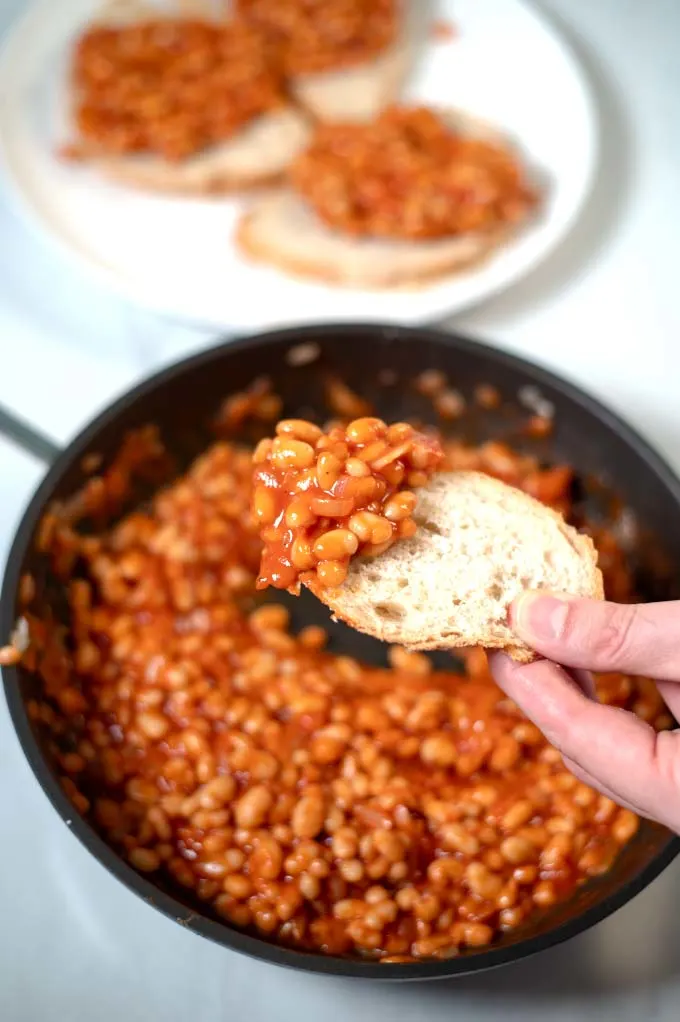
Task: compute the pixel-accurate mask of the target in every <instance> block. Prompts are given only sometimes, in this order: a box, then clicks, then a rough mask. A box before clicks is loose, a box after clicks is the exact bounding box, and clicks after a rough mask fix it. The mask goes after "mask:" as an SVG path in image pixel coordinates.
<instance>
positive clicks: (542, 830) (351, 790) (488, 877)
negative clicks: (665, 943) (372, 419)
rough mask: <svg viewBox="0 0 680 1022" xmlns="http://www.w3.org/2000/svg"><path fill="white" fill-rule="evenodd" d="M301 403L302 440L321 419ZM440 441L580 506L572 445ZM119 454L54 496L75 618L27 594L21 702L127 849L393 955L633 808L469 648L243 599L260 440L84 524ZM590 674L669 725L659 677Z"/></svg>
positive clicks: (580, 849) (181, 875)
mask: <svg viewBox="0 0 680 1022" xmlns="http://www.w3.org/2000/svg"><path fill="white" fill-rule="evenodd" d="M265 398H267V394H265V393H264V392H257V393H253V394H251V395H250V396H249V398H248V401H247V402H246V401H245V399H244V401H243V402H239V401H237V400H236V399H234V400H232V402H230V404H229V407H228V415H227V418H228V419H229V420H230V421H231V420H233V421H238V422H241V421H242V417H243V415H244V414H245V411H244V409H247V407H250V408H255V409H256V411H257V413H258V414H260V412H261V413H262V414H263V415H264V413H265V411H269V412H275V411H276V408H275V406H274V405H273V404H272V402H269V404H267V406H266V408H265V403H264V402H265ZM270 404H271V405H272V407H271V408H270V407H269V405H270ZM291 428H292V427H291ZM305 428H306V429H307V434H306V438H305V437H303V435H302V434H301V432H300V430H299V429H298V430H297V434H298V438H299V442H300V443H309V441H310V440H312V439H314V438H313V437H312V436H311V433H310V432H309V427H308V426H307V425H306V426H305ZM279 435H282V436H284V437H285V436H287V435H288V433H287V432H286V430H284V431H283V433H282V434H279ZM368 439H369V438H368V437H366V441H367V442H368ZM147 441H148V444H149V446H150V448H151V449H152V452H155V454H156V455H158V456H160V452H159V451H158V449H157V448H158V445H157V443H156V442H155V441H154V438H153V436H148V437H147ZM343 442H346V441H343ZM443 447H444V455H445V456H444V462H443V465H444V466H445V467H449V468H455V467H467V468H478V469H481V470H483V471H487V472H491V473H493V474H496V475H498V476H500V477H502V478H504V479H506V480H507V481H508V482H512V483H514V484H516V485H520V486H522V487H524V488H526V489H530V490H531V492H533V493H535V494H537V495H538V496H541V497H542V498H543V499H545V500H548V501H550V502H551V503H552V504H553V506H560V507H561V508H563V509H564V510H566V511H567V512H568V511H569V509H570V487H571V473H570V471H569V470H568V468H566V467H565V466H559V465H558V466H553V467H551V468H542V467H541V466H540V465H539V464H538V463H537V462H536V461H535V459H533V458H532V457H529V456H526V455H522V456H520V455H518V454H516V453H514V452H513V451H512V450H510V449H509V448H508V447H507V446H505V445H503V444H500V443H490V444H486V445H484V446H483V447H480V448H471V447H467V446H465V445H464V444H461V443H457V442H452V441H445V442H444V443H443ZM348 453H349V452H348ZM131 454H132V451H131V449H130V445H129V444H128V455H130V456H131ZM131 471H132V467H131V465H130V464H126V466H125V468H124V469H123V467H121V466H119V467H118V468H116V469H115V470H108V471H107V473H106V474H105V475H104V476H103V477H102V478H99V477H96V476H93V477H92V479H91V481H90V483H88V486H87V487H86V491H85V492H84V494H83V496H82V497H80V498H79V499H78V500H77V501H75V502H72V503H71V504H69V505H67V507H66V508H64V507H62V508H61V509H58V513H57V512H55V513H52V514H51V515H48V516H47V517H46V519H45V521H44V523H43V526H42V528H41V530H40V534H39V543H40V546H41V548H42V549H43V550H44V551H45V552H46V553H48V554H50V555H51V557H52V561H53V564H54V567H55V570H56V571H57V572H58V573H59V574H61V575H65V576H68V575H69V574H70V573H71V571H72V568H73V566H74V565H76V564H77V565H78V566H79V575H78V577H77V578H72V579H71V581H70V582H69V583H68V600H69V606H70V615H71V624H72V627H71V640H72V641H70V642H69V644H68V645H65V644H64V643H63V641H62V640H61V635H62V633H61V630H60V628H54V627H53V626H51V625H50V623H49V621H42V620H37V619H36V617H35V616H33V615H31V613H30V610H28V611H27V616H28V620H29V624H30V632H31V648H30V649H29V652H28V654H27V655H26V658H25V663H26V664H27V666H28V667H29V668H30V667H32V668H33V669H35V670H37V671H38V672H39V674H40V676H41V685H42V691H43V699H42V700H33V701H31V702H30V703H29V711H30V713H31V716H32V717H33V719H34V720H35V722H36V725H42V726H43V727H45V728H47V729H48V732H49V734H50V743H51V744H50V749H51V753H52V755H53V756H54V760H55V762H56V764H57V768H58V771H59V774H60V776H61V782H62V785H63V788H64V790H65V791H66V793H67V794H68V796H69V798H70V799H71V801H72V803H73V805H74V807H75V809H76V810H77V811H78V812H80V813H82V814H85V815H86V816H87V817H88V818H89V819H90V820H91V821H92V822H93V824H94V825H95V826H96V827H97V828H98V829H99V830H100V832H101V833H102V834H103V836H104V837H105V839H106V840H107V841H108V842H109V843H110V844H111V845H112V846H113V847H114V848H115V849H116V850H117V851H118V852H119V853H120V854H121V855H122V856H123V857H124V858H125V859H126V860H127V861H128V862H129V863H130V864H131V865H132V866H133V867H134V868H135V869H137V870H139V871H140V872H141V873H143V874H144V875H146V876H148V877H150V878H158V880H159V881H162V882H163V883H167V882H168V881H170V882H171V883H174V884H178V885H179V886H180V887H181V888H183V889H184V890H185V891H186V897H187V898H188V899H189V900H190V901H193V902H194V903H195V904H197V905H200V904H201V903H203V904H205V905H206V906H209V907H210V909H211V910H213V911H215V912H217V913H218V914H219V915H220V916H222V917H223V918H224V919H225V921H227V922H228V923H229V924H230V925H232V926H236V927H243V928H248V929H249V930H250V931H251V932H254V933H256V934H259V935H260V936H262V937H263V938H266V939H268V940H273V941H277V942H279V943H282V944H285V945H288V946H291V947H295V948H302V949H307V950H313V951H316V952H319V953H324V954H352V955H360V956H368V957H371V958H375V959H378V960H381V961H393V960H396V961H402V960H412V959H422V958H439V957H451V956H452V955H455V954H457V953H458V952H459V950H460V949H464V948H467V947H483V946H485V945H487V944H489V943H490V942H492V941H494V940H495V939H497V938H498V937H499V936H500V935H501V934H503V933H504V932H505V931H507V930H511V929H513V928H514V927H517V926H519V925H521V924H523V923H525V922H526V921H527V920H529V919H531V917H532V916H533V915H534V914H537V913H541V912H544V911H546V910H547V909H549V908H550V907H551V906H553V905H554V904H555V903H556V902H558V901H560V900H562V899H564V898H567V897H568V896H569V895H570V894H572V893H573V891H574V890H575V889H576V888H577V887H578V886H579V885H580V884H583V883H584V882H585V881H587V880H588V878H590V877H593V876H597V875H599V874H600V873H602V872H603V871H605V870H607V869H608V868H609V866H610V864H611V863H612V861H613V860H614V858H615V857H616V855H617V853H618V851H619V849H620V847H621V846H622V845H623V844H624V843H625V842H627V841H628V840H630V838H631V837H632V836H633V835H634V834H635V832H636V830H637V827H638V820H637V817H636V816H635V815H634V814H633V813H632V812H630V811H629V810H627V809H621V808H619V807H618V806H616V804H615V803H614V802H612V801H611V800H610V799H608V798H605V797H604V796H601V795H599V794H598V793H597V792H595V791H593V790H591V789H590V788H588V787H587V786H586V785H584V784H583V783H581V782H580V781H577V780H576V778H574V777H573V776H572V775H571V774H570V773H569V771H568V770H567V768H566V767H565V765H564V763H563V761H562V759H561V756H560V754H559V753H558V752H557V751H556V750H555V749H553V748H551V747H550V746H549V744H548V743H547V742H546V740H545V739H544V737H543V736H542V734H541V733H540V732H539V731H538V730H537V728H536V727H534V725H533V724H531V723H530V722H529V721H527V720H526V719H525V718H524V717H523V716H522V714H521V713H520V711H519V710H518V708H517V707H516V706H515V705H514V704H513V703H512V702H511V701H510V700H508V699H507V698H506V697H505V696H504V695H503V694H502V693H501V692H500V691H499V689H498V688H497V687H496V686H495V684H494V683H493V681H492V679H491V678H490V676H489V673H488V670H487V665H486V658H485V656H484V654H483V653H482V652H481V651H479V650H475V651H472V652H470V653H469V654H468V655H467V657H466V669H465V673H464V675H460V674H457V673H454V671H453V670H451V671H447V672H441V671H434V670H433V669H432V664H431V662H430V660H429V659H428V658H427V657H426V656H424V655H423V654H415V653H408V652H406V651H405V650H402V649H393V650H391V651H390V653H389V662H390V666H389V667H372V666H368V665H366V664H364V663H361V662H360V661H358V660H356V659H354V658H353V657H350V656H346V655H337V654H333V653H329V652H326V651H325V649H324V645H325V642H326V635H325V632H324V630H323V629H321V628H318V627H316V626H315V627H307V628H303V630H302V631H300V632H299V634H297V635H293V634H291V631H290V629H289V622H288V614H287V611H286V610H285V608H284V607H282V606H279V605H277V604H269V603H264V604H262V605H260V606H257V605H256V604H255V603H254V601H253V596H254V594H255V585H256V580H257V577H258V569H259V561H260V554H261V548H260V542H259V539H258V535H257V530H258V523H257V522H256V521H255V520H254V518H253V517H252V516H251V514H250V511H249V508H250V501H251V479H252V453H251V452H250V451H247V450H244V449H241V448H239V447H236V446H234V445H233V444H231V443H228V442H220V443H217V444H215V445H214V446H213V447H211V448H210V449H209V450H208V451H207V452H206V453H205V454H204V455H203V456H202V457H200V458H199V459H198V460H197V461H196V462H195V463H194V465H193V466H192V467H191V468H190V470H189V471H188V472H187V473H186V475H184V476H183V477H181V478H179V479H177V481H176V482H174V483H173V484H172V485H170V486H169V487H167V488H166V489H164V490H162V491H161V492H159V493H158V494H157V495H156V497H155V498H154V499H153V501H152V502H151V503H150V504H148V505H145V506H144V507H142V508H140V509H139V510H137V511H135V512H133V513H131V514H128V515H127V516H126V517H124V518H123V519H122V520H121V521H120V522H119V523H118V524H116V525H115V526H114V527H112V528H110V529H108V530H106V531H102V532H100V533H98V534H97V533H95V534H93V533H92V530H91V529H90V530H89V531H88V532H85V531H84V532H83V534H82V535H80V534H79V533H78V532H77V531H76V529H75V519H76V518H77V517H78V514H82V515H84V516H89V518H90V522H91V521H93V520H96V517H97V516H96V513H95V512H96V510H97V507H98V506H99V505H98V501H99V499H100V498H101V496H102V494H107V493H108V494H110V496H111V498H112V499H114V498H115V499H119V498H120V496H121V493H124V492H125V486H126V479H128V478H129V475H130V472H131ZM409 471H410V470H409ZM359 478H362V477H359ZM60 514H61V515H62V518H61V519H60V517H59V516H60ZM64 514H66V518H64V517H63V515H64ZM93 515H94V518H93V517H92V516H93ZM616 549H617V548H616V545H615V542H614V540H613V538H612V539H611V541H610V547H609V554H608V561H607V564H606V566H605V574H606V577H607V581H608V582H611V579H612V578H615V579H616V580H617V582H616V584H617V586H618V587H619V590H620V592H621V593H622V594H624V592H625V580H626V573H625V562H624V560H623V558H622V556H621V553H620V551H619V552H618V554H617V553H616ZM24 583H25V584H24ZM24 583H22V591H25V593H26V599H27V601H30V600H31V599H32V598H33V595H34V586H32V585H31V584H30V580H24ZM628 583H629V580H628ZM628 592H629V595H630V589H629V590H628ZM29 605H30V603H29ZM598 686H599V691H600V695H601V698H602V699H603V700H604V701H605V702H607V703H608V704H611V705H617V706H624V707H627V708H629V709H634V710H635V711H636V712H638V713H640V715H641V716H643V717H644V719H646V720H649V721H651V722H652V723H653V725H654V726H655V727H657V728H661V727H667V726H668V725H669V723H670V721H669V718H668V716H667V715H666V713H665V710H664V707H663V704H662V702H661V699H660V697H659V694H658V692H657V690H656V688H655V686H654V685H653V684H652V683H651V682H648V681H646V680H645V679H633V678H629V677H625V676H622V675H611V674H610V675H605V676H603V677H602V678H600V679H599V680H598Z"/></svg>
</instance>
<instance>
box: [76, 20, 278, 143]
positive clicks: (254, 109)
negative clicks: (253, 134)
mask: <svg viewBox="0 0 680 1022" xmlns="http://www.w3.org/2000/svg"><path fill="white" fill-rule="evenodd" d="M72 75H73V83H74V88H75V91H76V103H77V105H76V111H75V120H76V126H77V129H78V134H79V139H80V147H79V145H78V144H77V143H76V145H75V146H74V147H72V150H73V155H74V156H77V155H78V152H79V148H80V149H81V150H82V154H83V155H85V156H87V155H88V151H91V150H93V149H94V150H95V151H96V152H105V153H109V154H112V155H122V154H128V153H155V154H158V155H160V156H162V157H163V158H164V159H166V160H171V161H177V160H184V159H186V158H187V157H190V156H193V155H194V154H195V153H197V152H200V151H202V150H204V149H206V148H209V147H210V146H213V145H218V144H219V143H221V142H224V141H226V140H228V139H230V138H231V137H232V135H234V134H235V133H236V132H237V131H238V130H239V129H240V128H242V127H243V126H244V125H245V124H247V123H248V122H249V121H251V120H253V119H254V118H256V117H259V116H260V115H261V114H264V113H267V112H269V111H270V110H273V109H276V108H277V107H280V106H282V105H283V104H285V103H286V96H285V90H284V79H283V71H282V68H281V67H280V65H279V62H278V60H277V57H276V53H275V51H273V50H272V47H271V45H270V44H269V42H268V41H267V40H266V39H265V37H264V36H263V34H262V33H261V32H259V31H258V30H257V29H256V28H255V27H254V26H253V25H250V24H248V23H246V22H239V21H231V22H228V23H217V22H209V21H200V20H194V19H188V18H175V19H171V18H158V19H156V20H146V21H143V22H138V23H135V24H133V25H124V26H117V27H102V26H96V27H94V28H90V29H89V30H88V31H87V32H85V33H84V35H83V36H82V37H81V38H80V40H79V42H78V45H77V47H76V50H75V55H74V59H73V70H72Z"/></svg>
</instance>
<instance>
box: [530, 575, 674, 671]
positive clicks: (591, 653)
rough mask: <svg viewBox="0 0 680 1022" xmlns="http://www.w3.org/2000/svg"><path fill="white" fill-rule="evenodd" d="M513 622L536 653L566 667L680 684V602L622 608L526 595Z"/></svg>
mask: <svg viewBox="0 0 680 1022" xmlns="http://www.w3.org/2000/svg"><path fill="white" fill-rule="evenodd" d="M511 621H512V626H513V628H514V630H515V631H516V632H517V634H518V635H519V636H520V637H521V638H522V639H524V641H525V642H527V643H528V644H529V645H530V646H531V648H532V649H535V650H536V652H538V653H540V654H541V655H542V656H545V657H547V658H548V659H549V660H553V661H554V662H555V663H559V664H564V666H565V667H578V668H585V669H587V670H591V671H625V672H626V673H628V674H643V675H648V676H649V677H652V678H662V679H665V680H667V681H680V601H675V602H672V601H669V602H668V603H647V604H617V603H605V602H604V601H600V600H578V599H574V598H572V597H569V596H562V595H560V594H557V593H525V594H524V595H523V596H520V597H519V599H518V600H516V601H515V603H514V604H513V607H512V609H511Z"/></svg>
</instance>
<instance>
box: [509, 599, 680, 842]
mask: <svg viewBox="0 0 680 1022" xmlns="http://www.w3.org/2000/svg"><path fill="white" fill-rule="evenodd" d="M511 622H512V626H513V629H514V630H515V631H516V632H517V634H518V635H520V636H521V638H522V639H524V641H525V642H526V643H527V644H528V645H530V646H531V647H532V649H535V650H536V652H537V653H539V654H540V655H541V656H543V657H545V658H546V659H545V660H538V661H536V662H534V663H532V664H517V663H515V662H514V661H513V660H511V659H510V658H509V657H507V656H505V655H504V654H502V653H493V654H491V655H490V657H489V662H490V664H491V669H492V671H493V674H494V677H495V679H496V681H497V682H498V684H499V685H500V686H501V688H502V689H503V690H504V691H505V692H506V693H507V695H508V696H510V698H511V699H513V700H514V701H515V702H516V703H517V705H518V706H519V707H520V708H521V709H522V710H523V711H524V713H525V714H526V715H527V717H529V719H530V720H532V721H533V722H534V723H535V724H536V725H537V726H538V727H539V728H540V729H541V731H543V733H544V734H545V735H546V737H547V738H548V740H549V741H550V742H551V743H552V744H553V745H554V746H555V747H556V748H557V749H559V751H560V752H561V753H562V755H563V757H564V760H565V764H566V766H567V767H568V768H569V769H570V770H571V771H572V772H573V773H574V774H575V775H576V776H577V777H578V778H580V779H581V780H582V781H584V782H585V783H586V784H588V785H590V786H591V787H593V788H597V789H598V791H601V792H602V793H603V794H605V795H607V796H609V798H613V799H614V800H615V801H616V802H618V803H619V804H620V805H622V806H625V807H626V808H628V809H633V810H634V811H635V812H636V813H639V814H640V815H642V816H646V817H648V818H649V819H652V820H656V821H657V822H659V823H663V824H664V825H665V826H667V827H669V828H670V829H671V830H673V831H676V832H677V833H680V731H677V732H662V733H660V734H657V733H656V732H655V731H654V729H653V728H652V727H650V726H649V725H648V724H645V723H644V722H643V721H641V720H639V719H638V718H637V717H635V716H634V715H633V714H632V713H629V712H628V711H626V710H622V709H618V708H615V707H612V706H603V705H602V704H600V703H598V702H597V701H596V698H595V691H594V685H593V679H592V677H591V675H590V671H621V672H623V673H626V674H638V675H644V676H646V677H649V678H653V679H655V681H656V684H657V686H658V689H659V693H660V694H661V696H662V698H663V700H664V702H665V703H666V705H667V706H668V709H669V710H670V712H671V713H672V714H673V716H674V717H675V718H676V719H680V601H677V602H668V603H653V604H644V605H631V606H624V605H620V604H615V603H605V602H599V601H595V600H576V599H572V598H570V597H565V596H561V595H559V594H539V593H527V594H525V595H524V596H522V597H520V599H519V600H517V601H516V602H515V604H514V605H513V607H512V608H511ZM557 664H561V665H563V666H561V667H558V666H557Z"/></svg>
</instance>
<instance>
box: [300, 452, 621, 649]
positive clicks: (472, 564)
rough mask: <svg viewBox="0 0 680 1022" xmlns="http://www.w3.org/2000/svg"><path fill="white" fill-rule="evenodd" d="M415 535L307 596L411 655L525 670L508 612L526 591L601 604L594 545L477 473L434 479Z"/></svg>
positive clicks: (422, 493) (421, 498)
mask: <svg viewBox="0 0 680 1022" xmlns="http://www.w3.org/2000/svg"><path fill="white" fill-rule="evenodd" d="M416 495H417V497H418V504H417V507H416V510H415V513H414V519H415V521H416V524H417V525H418V531H417V532H416V534H415V535H414V536H413V538H412V539H408V540H401V541H399V542H397V543H395V544H394V545H393V546H392V547H390V548H389V549H388V550H387V551H386V552H385V553H383V554H381V555H380V556H379V557H376V558H374V559H372V560H367V559H363V560H362V559H357V558H355V559H354V560H353V561H352V563H351V565H350V571H349V575H348V577H347V580H346V581H345V582H344V583H343V585H342V586H339V587H338V588H336V589H323V588H320V587H318V586H317V585H313V586H310V588H312V589H313V591H314V592H315V594H316V595H317V596H318V597H319V598H320V599H321V600H322V601H323V602H324V603H325V604H326V605H327V606H328V607H330V609H331V610H332V611H333V614H334V615H335V617H336V618H339V619H340V620H342V621H344V622H346V623H347V624H348V625H351V626H352V627H353V628H356V629H357V630H358V631H361V632H365V633H366V634H368V635H372V636H374V638H376V639H381V640H383V641H385V642H390V643H396V644H398V645H402V646H405V647H406V648H407V649H412V650H454V649H457V648H461V647H469V646H483V647H485V648H486V649H499V650H504V651H505V652H506V653H508V654H509V655H510V656H511V657H512V658H513V659H514V660H517V661H520V662H529V661H531V660H533V659H535V654H534V652H533V651H532V650H531V649H530V648H529V647H528V646H526V645H525V644H524V643H523V642H522V641H521V640H520V639H518V637H517V635H515V633H514V632H513V630H512V628H511V627H510V624H509V622H508V612H509V609H510V605H511V603H512V602H513V600H514V599H515V598H516V597H518V596H519V595H520V594H521V593H523V592H525V591H526V590H530V589H552V590H556V591H560V592H565V593H569V594H572V595H574V596H579V597H590V598H593V599H603V598H604V591H603V582H602V573H601V571H600V570H599V568H598V567H597V552H596V550H595V547H594V545H593V543H592V540H591V539H590V538H589V537H587V536H584V535H582V534H581V533H579V532H578V531H577V530H576V529H575V528H573V527H572V526H571V525H568V524H567V523H566V522H565V520H564V518H563V517H562V516H561V515H560V514H558V513H557V512H556V511H553V510H552V509H551V508H548V507H546V506H545V505H544V504H541V503H540V502H539V501H537V500H534V498H533V497H530V496H528V495H527V494H525V493H523V492H521V491H520V490H517V489H515V488H513V487H511V486H508V485H506V484H505V483H503V482H500V481H499V480H497V479H493V478H491V477H490V476H486V475H483V474H482V473H480V472H450V473H440V474H438V475H435V476H434V477H433V478H432V480H431V481H430V482H429V484H428V485H427V486H425V487H423V488H422V489H420V490H417V491H416Z"/></svg>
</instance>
